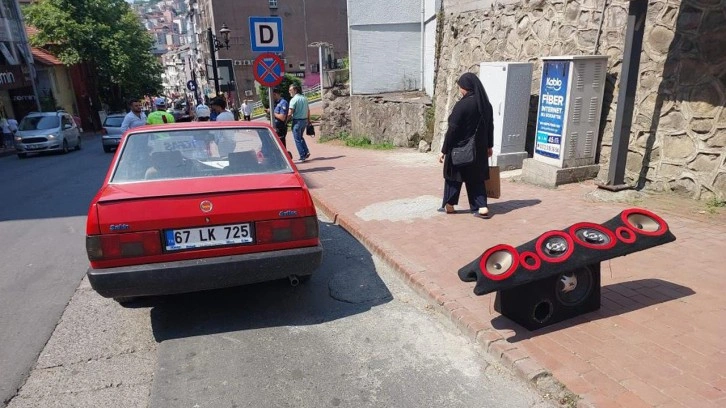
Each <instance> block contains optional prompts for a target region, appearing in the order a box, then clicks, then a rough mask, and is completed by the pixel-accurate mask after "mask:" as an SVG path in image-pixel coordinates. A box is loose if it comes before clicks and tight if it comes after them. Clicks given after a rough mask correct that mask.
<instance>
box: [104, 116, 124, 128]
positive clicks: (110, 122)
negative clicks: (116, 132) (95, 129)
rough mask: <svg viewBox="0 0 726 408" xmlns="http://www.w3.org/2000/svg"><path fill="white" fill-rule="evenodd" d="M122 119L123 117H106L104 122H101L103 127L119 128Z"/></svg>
mask: <svg viewBox="0 0 726 408" xmlns="http://www.w3.org/2000/svg"><path fill="white" fill-rule="evenodd" d="M123 121H124V118H123V116H110V117H107V118H106V120H104V121H103V126H104V127H121V123H123Z"/></svg>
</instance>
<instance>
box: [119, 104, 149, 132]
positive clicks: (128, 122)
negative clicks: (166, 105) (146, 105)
mask: <svg viewBox="0 0 726 408" xmlns="http://www.w3.org/2000/svg"><path fill="white" fill-rule="evenodd" d="M129 109H130V110H129V113H127V114H126V116H124V120H123V122H121V132H126V131H127V130H129V129H133V128H135V127H138V126H143V125H145V124H146V114H145V113H144V112H142V111H141V102H139V101H138V99H134V100H131V101H129Z"/></svg>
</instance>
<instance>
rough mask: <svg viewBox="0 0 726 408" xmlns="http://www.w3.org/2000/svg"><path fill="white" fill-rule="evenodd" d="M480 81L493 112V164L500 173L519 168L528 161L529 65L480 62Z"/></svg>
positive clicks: (530, 71) (530, 81)
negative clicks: (498, 168) (500, 170)
mask: <svg viewBox="0 0 726 408" xmlns="http://www.w3.org/2000/svg"><path fill="white" fill-rule="evenodd" d="M479 79H480V80H481V82H482V85H484V89H485V90H486V92H487V96H489V102H491V104H492V109H493V110H494V148H493V149H492V150H493V151H494V154H493V155H492V164H493V165H495V166H499V167H501V169H502V170H512V169H521V168H522V161H523V160H524V159H526V158H527V152H526V151H525V143H526V140H527V119H528V116H529V98H530V95H531V87H532V64H530V63H526V62H482V63H481V64H480V65H479Z"/></svg>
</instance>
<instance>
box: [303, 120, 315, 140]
mask: <svg viewBox="0 0 726 408" xmlns="http://www.w3.org/2000/svg"><path fill="white" fill-rule="evenodd" d="M305 134H306V135H308V136H312V137H315V128H314V127H313V124H312V123H308V125H307V126H306V127H305Z"/></svg>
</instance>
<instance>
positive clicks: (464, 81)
mask: <svg viewBox="0 0 726 408" xmlns="http://www.w3.org/2000/svg"><path fill="white" fill-rule="evenodd" d="M456 84H457V85H459V86H460V87H461V88H463V89H466V90H467V91H468V92H469V93H471V94H473V96H474V98H476V106H477V108H478V109H479V115H481V116H482V118H484V119H485V120H486V119H490V118H491V117H492V104H491V103H489V97H488V96H487V91H485V90H484V85H482V84H481V81H480V80H479V78H478V77H477V76H476V75H474V74H472V73H471V72H467V73H465V74H464V75H462V76H460V77H459V80H458V81H456Z"/></svg>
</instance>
